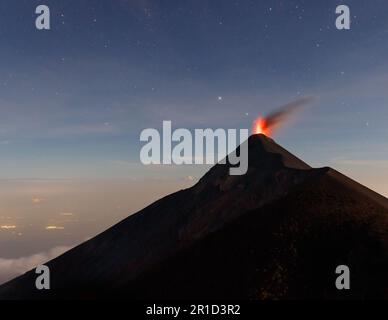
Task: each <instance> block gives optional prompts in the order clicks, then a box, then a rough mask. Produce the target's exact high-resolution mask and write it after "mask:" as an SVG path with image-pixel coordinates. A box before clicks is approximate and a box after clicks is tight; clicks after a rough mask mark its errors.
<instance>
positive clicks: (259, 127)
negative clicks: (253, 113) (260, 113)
mask: <svg viewBox="0 0 388 320" xmlns="http://www.w3.org/2000/svg"><path fill="white" fill-rule="evenodd" d="M253 134H264V135H266V136H270V130H269V128H268V125H267V121H266V120H265V119H264V118H261V117H260V118H258V119H256V120H255V122H254V123H253Z"/></svg>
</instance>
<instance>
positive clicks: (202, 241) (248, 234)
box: [0, 135, 388, 299]
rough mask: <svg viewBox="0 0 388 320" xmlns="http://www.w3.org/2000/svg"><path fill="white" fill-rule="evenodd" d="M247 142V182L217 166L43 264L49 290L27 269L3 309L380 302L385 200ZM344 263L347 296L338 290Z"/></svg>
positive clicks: (274, 147) (386, 265)
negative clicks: (26, 304)
mask: <svg viewBox="0 0 388 320" xmlns="http://www.w3.org/2000/svg"><path fill="white" fill-rule="evenodd" d="M245 143H248V148H249V169H248V172H247V174H246V175H243V176H230V175H229V165H227V164H226V165H221V164H217V165H215V166H214V167H213V168H212V169H211V170H210V171H209V172H208V173H207V174H206V175H205V176H204V177H203V178H202V179H201V180H200V181H199V182H198V183H197V184H196V185H195V186H193V187H192V188H189V189H186V190H182V191H179V192H176V193H174V194H171V195H169V196H167V197H165V198H163V199H161V200H159V201H157V202H155V203H153V204H152V205H150V206H149V207H147V208H145V209H143V210H141V211H139V212H138V213H136V214H134V215H131V216H130V217H128V218H126V219H125V220H123V221H121V222H120V223H118V224H117V225H115V226H113V227H112V228H110V229H108V230H106V231H105V232H103V233H101V234H100V235H98V236H96V237H95V238H93V239H90V240H88V241H87V242H85V243H83V244H81V245H79V246H78V247H76V248H74V249H72V250H70V251H68V252H66V253H65V254H63V255H61V256H60V257H58V258H56V259H54V260H52V261H50V262H48V263H47V265H48V266H49V267H50V270H51V287H52V289H51V290H48V291H38V290H36V289H35V285H34V284H35V279H36V276H37V275H36V274H35V273H34V270H32V271H30V272H28V273H26V274H24V275H22V276H20V277H18V278H16V279H14V280H12V281H10V282H8V283H6V284H4V285H2V286H0V299H39V298H53V299H56V298H84V299H89V298H91V299H92V298H115V297H119V298H128V299H157V298H159V299H185V298H209V299H210V298H212V299H214V298H216V299H217V298H238V299H298V298H301V299H302V298H330V299H347V298H388V199H387V198H385V197H383V196H381V195H379V194H377V193H375V192H373V191H371V190H370V189H368V188H366V187H364V186H362V185H360V184H358V183H357V182H355V181H353V180H351V179H349V178H347V177H346V176H344V175H342V174H340V173H339V172H337V171H335V170H333V169H330V168H320V169H312V168H311V167H310V166H308V165H307V164H306V163H304V162H303V161H301V160H300V159H298V158H297V157H295V156H293V155H292V154H291V153H289V152H288V151H286V150H285V149H283V148H282V147H281V146H279V145H278V144H276V143H275V142H274V141H273V140H272V139H270V138H268V137H266V136H264V135H254V136H251V137H250V138H249V140H248V141H247V142H245ZM342 264H345V265H347V266H349V268H350V271H351V289H350V290H341V291H339V290H337V289H336V287H335V279H336V277H337V276H338V275H336V274H335V269H336V267H337V266H338V265H342Z"/></svg>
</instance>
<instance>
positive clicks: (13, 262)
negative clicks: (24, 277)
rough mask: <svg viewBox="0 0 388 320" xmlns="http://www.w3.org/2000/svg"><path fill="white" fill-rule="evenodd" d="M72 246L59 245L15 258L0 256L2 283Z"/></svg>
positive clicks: (0, 278)
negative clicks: (45, 250)
mask: <svg viewBox="0 0 388 320" xmlns="http://www.w3.org/2000/svg"><path fill="white" fill-rule="evenodd" d="M71 248H72V247H70V246H58V247H54V248H52V249H50V250H49V251H47V252H41V253H36V254H33V255H30V256H26V257H20V258H15V259H4V258H0V284H2V283H4V282H6V281H8V280H11V279H13V278H15V277H17V276H19V275H21V274H23V273H25V272H27V271H29V270H31V269H33V268H35V267H36V266H38V265H40V264H43V263H46V262H47V261H49V260H51V259H54V258H56V257H57V256H59V255H61V254H62V253H64V252H66V251H68V250H70V249H71Z"/></svg>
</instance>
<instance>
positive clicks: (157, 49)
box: [0, 0, 388, 267]
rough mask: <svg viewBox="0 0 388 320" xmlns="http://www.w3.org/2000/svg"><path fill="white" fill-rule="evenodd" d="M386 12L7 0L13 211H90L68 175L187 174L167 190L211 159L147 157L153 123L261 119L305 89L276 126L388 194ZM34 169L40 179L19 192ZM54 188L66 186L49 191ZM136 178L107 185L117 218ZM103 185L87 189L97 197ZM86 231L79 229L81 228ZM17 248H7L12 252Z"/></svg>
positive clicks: (4, 172)
mask: <svg viewBox="0 0 388 320" xmlns="http://www.w3.org/2000/svg"><path fill="white" fill-rule="evenodd" d="M39 4H45V5H48V6H49V8H50V10H51V30H49V31H47V30H43V31H38V30H37V29H36V28H35V18H36V17H37V15H36V14H35V8H36V7H37V6H38V5H39ZM340 4H347V5H348V6H349V7H350V10H351V17H352V24H351V29H350V30H341V31H340V30H337V29H336V28H335V20H336V17H337V15H336V14H335V9H336V7H337V5H340ZM387 12H388V2H387V1H386V0H371V1H365V0H353V1H352V0H347V1H346V2H345V3H344V2H342V1H337V0H325V1H289V0H287V1H264V0H260V1H259V0H256V1H248V0H245V1H238V0H235V1H232V0H230V1H229V0H228V1H225V0H222V1H221V0H211V1H210V0H209V1H207V0H179V1H177V0H168V1H166V0H165V1H157V0H115V1H112V0H104V1H102V0H66V1H65V0H53V1H44V0H40V1H33V0H25V1H22V0H18V1H14V0H2V1H1V3H0V39H1V40H0V77H1V78H0V112H1V113H0V115H1V116H0V155H1V158H0V159H1V160H0V161H1V167H0V189H1V190H3V191H4V192H3V195H2V196H1V201H2V203H0V218H1V219H3V220H4V221H5V220H7V219H8V220H7V221H8V222H7V223H8V224H9V223H11V224H18V222H17V221H16V220H15V219H16V218H18V219H20V221H22V220H23V219H27V218H26V217H28V219H30V220H29V221H30V224H33V223H32V222H31V221H40V222H39V223H40V224H37V225H36V230H40V229H39V228H40V227H42V226H44V225H46V226H47V224H48V223H49V219H52V217H51V218H50V215H51V214H52V215H54V214H56V215H58V214H60V213H67V212H66V211H67V210H71V213H73V212H75V213H74V215H76V214H78V213H77V210H78V211H79V212H81V211H82V210H83V212H85V213H84V214H85V215H86V214H87V213H86V212H87V211H88V208H87V207H86V206H85V205H84V206H83V209H82V210H81V209H80V207H81V206H78V205H79V203H78V202H77V204H74V203H73V202H72V200H71V199H70V200H69V199H67V198H66V197H65V196H64V195H63V194H61V191H58V190H63V188H62V187H63V183H68V184H69V183H70V182H69V180H71V181H72V183H73V182H74V181H80V182H79V183H80V184H81V183H87V181H90V180H93V181H94V180H95V181H107V180H109V181H110V182H109V183H110V185H112V184H114V183H115V181H119V180H120V181H122V180H125V179H128V180H129V181H137V183H139V182H138V181H141V183H144V184H146V183H147V181H154V180H155V179H161V180H163V179H167V180H172V181H176V185H175V187H168V188H165V186H164V185H163V190H159V191H154V193H153V195H154V197H155V198H157V197H158V196H159V195H160V194H164V193H167V192H170V191H171V190H173V189H174V188H176V189H177V188H180V187H182V186H183V185H184V184H186V183H188V182H187V181H186V180H187V179H186V178H187V177H188V176H190V179H189V180H190V181H189V183H192V181H191V180H193V179H194V182H195V180H196V179H198V178H200V176H201V175H202V174H203V173H204V172H205V171H206V170H207V168H206V167H195V168H194V167H187V168H186V167H184V168H182V167H180V168H171V167H170V168H169V167H156V168H149V167H145V166H142V165H141V164H140V163H139V151H140V148H141V144H140V142H139V135H140V132H141V130H142V129H144V128H161V125H162V121H163V120H172V122H173V126H174V127H176V128H179V127H185V128H190V129H192V128H207V127H210V128H218V127H221V128H225V129H227V128H237V129H238V128H251V126H252V122H253V121H254V120H255V118H257V117H258V116H259V115H266V114H267V113H269V112H271V111H273V110H274V109H276V108H277V107H278V106H281V105H284V104H287V103H289V102H290V101H293V100H296V99H298V98H301V97H304V96H311V97H314V103H313V104H312V105H311V106H310V107H309V108H308V109H306V110H305V111H304V112H303V113H301V114H300V115H299V117H298V118H297V119H296V121H295V122H294V123H292V125H290V126H289V127H288V128H285V129H283V130H282V131H280V132H279V133H278V134H277V135H276V136H275V137H274V138H275V140H276V141H277V142H278V143H280V144H281V145H282V146H284V147H285V148H287V149H289V150H290V151H291V152H293V153H294V154H296V155H298V156H299V157H301V158H302V159H303V160H304V161H306V162H308V163H309V164H311V165H312V166H314V167H319V166H331V167H334V168H336V169H338V170H340V171H341V172H343V173H345V174H347V175H349V176H351V177H352V178H354V179H356V180H358V181H360V182H362V183H364V184H366V185H367V186H369V187H371V188H373V189H375V190H376V191H378V192H380V193H382V194H384V195H386V196H387V195H388V185H387V183H386V181H388V170H387V169H388V160H387V159H388V140H387V137H388V129H387V122H388V90H387V84H388V63H387V57H388V17H387V15H388V14H387ZM191 177H192V178H191ZM21 181H22V182H23V183H24V184H23V188H25V189H26V190H27V191H26V192H25V193H21V194H18V190H19V191H20V190H25V189H21V188H18V187H15V184H16V186H17V184H18V183H19V182H20V183H22V182H21ZM25 181H28V186H26V183H27V182H25ZM61 181H65V182H63V183H62V182H61ZM35 182H36V183H35ZM101 183H102V182H101ZM120 183H123V182H120ZM150 183H154V182H150ZM10 184H11V185H12V188H11V189H12V190H11V189H10V188H9V185H10ZM47 184H49V187H47ZM96 184H97V185H98V182H97V183H96ZM42 185H43V187H42ZM88 186H89V188H91V187H90V185H88ZM61 188H62V189H61ZM69 188H70V187H69ZM71 188H72V190H77V191H74V192H76V193H77V195H78V196H79V194H81V193H82V192H81V191H80V192H78V190H82V191H83V192H87V191H86V190H85V188H86V189H87V187H85V185H83V187H80V185H78V187H74V186H72V187H71ZM161 188H162V187H161ZM65 189H66V188H65ZM107 189H108V188H107ZM113 189H114V187H112V188H110V190H113ZM10 190H11V191H10ZM47 190H50V192H54V191H53V190H57V192H56V194H61V195H60V197H61V199H62V198H63V199H62V200H61V201H59V200H58V199H57V200H58V201H59V202H55V201H54V200H52V201H51V202H50V201H48V200H47V199H48V197H49V196H50V195H47V194H45V192H48V191H47ZM66 190H67V189H66ZM93 190H94V189H93ZM126 190H127V191H128V192H127V193H128V194H130V193H131V192H130V188H129V187H128V189H124V190H123V195H122V199H121V200H117V199H115V200H114V201H112V200H110V199H112V197H113V196H112V195H111V194H108V192H107V194H106V202H107V203H109V205H107V206H106V208H104V210H105V211H109V208H111V207H113V206H115V208H116V206H117V207H119V208H120V213H118V214H117V215H113V217H111V218H109V219H110V220H109V219H108V218H106V220H104V221H105V222H104V223H105V224H107V225H108V224H112V223H113V222H115V221H116V220H118V219H119V218H123V217H125V216H126V215H128V213H129V212H130V211H133V210H134V209H135V208H134V207H131V206H130V204H129V202H128V203H126V205H125V204H124V205H123V204H120V206H119V204H117V202H118V201H122V200H123V199H124V198H125V197H127V198H128V197H129V198H128V199H129V200H130V199H131V198H130V196H128V195H127V196H125V193H126V192H124V191H126ZM5 194H7V196H5ZM50 194H51V193H50ZM94 196H95V193H93V192H92V191H90V194H88V195H87V196H85V197H86V198H85V197H84V198H83V200H82V201H86V200H85V199H89V202H90V208H96V207H97V204H96V203H94V202H93V201H91V200H90V199H93V197H94ZM18 197H19V198H20V197H27V198H26V199H27V200H25V201H26V203H24V202H23V201H24V200H23V201H22V200H20V199H19V198H18ZM31 197H38V198H37V199H40V198H39V197H41V199H42V201H41V202H40V203H34V201H33V200H32V203H31ZM10 199H11V200H10ZM16 199H17V200H16ZM23 199H24V198H23ZM116 200H117V201H116ZM129 200H128V201H129ZM12 201H13V202H12ZM20 201H22V202H20ZM79 201H81V200H79ZM82 201H81V202H82ZM148 201H150V199H148V198H147V199H144V203H141V204H138V206H136V209H138V207H141V206H142V205H145V204H147V203H148ZM45 202H47V203H49V202H50V210H47V208H46V209H45V208H44V203H45ZM91 202H93V203H91ZM21 203H23V207H20V206H19V205H20V204H21ZM37 204H38V205H39V207H38V208H37V207H36V205H37ZM29 205H34V206H35V207H33V211H31V212H35V213H34V215H33V214H32V213H31V212H30V211H29V209H28V208H29V207H28V206H29ZM18 206H19V207H18ZM98 207H99V208H100V207H101V206H100V204H99V205H98ZM31 210H32V209H31ZM63 210H66V211H65V212H64V211H63ZM89 210H90V209H89ZM115 210H116V209H115ZM43 211H44V212H45V213H44V214H42V212H43ZM92 213H93V212H92ZM92 213H89V215H91V214H92ZM39 214H41V216H39ZM37 216H39V219H38V218H36V217H37ZM101 216H102V213H101ZM67 217H68V216H67ZM78 218H79V220H82V219H81V218H80V217H78ZM11 220H12V221H11ZM4 221H0V224H4V223H5V222H4ZM10 221H11V222H10ZM15 221H16V222H15ZM18 221H19V220H18ZM104 223H100V224H98V225H99V227H100V228H101V229H102V226H105V224H104ZM21 224H22V223H21ZM68 229H69V228H68ZM68 229H66V230H68ZM83 230H84V229H83ZM98 230H100V229H99V228H97V227H95V229H93V232H97V231H98ZM1 232H2V231H1V230H0V237H5V236H2V235H1ZM13 232H15V231H13ZM93 232H91V233H93ZM19 233H21V234H22V232H17V233H16V234H19ZM34 234H35V233H34ZM85 236H89V234H86V232H85V234H84V233H82V232H81V231H80V232H79V233H77V237H78V238H77V237H76V236H74V234H72V233H71V232H70V231H69V238H68V240H67V243H71V241H70V240H69V239H77V241H80V240H81V238H82V237H85ZM72 237H73V238H72ZM7 239H8V238H7ZM12 239H13V238H12ZM40 239H41V238H40ZM42 239H45V238H42ZM56 239H57V238H56ZM61 239H62V238H61ZM10 241H11V240H10ZM12 241H14V240H12ZM18 241H19V240H18ZM20 241H21V240H20ZM23 241H24V242H23ZM23 241H21V242H20V244H23V243H25V241H26V240H25V239H24V240H23ZM42 242H43V240H40V242H39V241H37V243H39V244H40V245H41V244H42ZM13 243H16V242H13ZM47 243H49V244H51V243H53V242H50V241H49V242H47ZM58 244H62V243H55V245H58ZM20 246H21V245H20ZM48 246H50V245H48ZM2 248H3V249H2ZM4 248H5V247H0V257H1V256H6V255H9V256H10V255H11V253H10V251H7V252H6V254H5V253H4V252H2V251H1V250H5V249H4ZM33 250H35V251H36V250H38V245H36V247H35V248H32V247H31V251H33ZM42 250H43V249H42ZM19 252H22V251H21V250H19ZM23 253H25V254H27V252H23ZM0 262H1V259H0ZM0 267H1V263H0Z"/></svg>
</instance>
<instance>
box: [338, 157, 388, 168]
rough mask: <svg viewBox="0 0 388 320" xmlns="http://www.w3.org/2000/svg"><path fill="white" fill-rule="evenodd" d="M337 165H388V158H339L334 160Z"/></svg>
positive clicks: (384, 166)
mask: <svg viewBox="0 0 388 320" xmlns="http://www.w3.org/2000/svg"><path fill="white" fill-rule="evenodd" d="M333 162H334V163H335V164H337V165H346V166H364V167H383V168H386V167H388V160H373V159H363V160H360V159H343V158H337V159H334V161H333Z"/></svg>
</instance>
